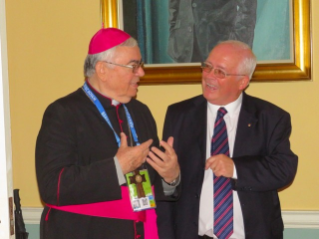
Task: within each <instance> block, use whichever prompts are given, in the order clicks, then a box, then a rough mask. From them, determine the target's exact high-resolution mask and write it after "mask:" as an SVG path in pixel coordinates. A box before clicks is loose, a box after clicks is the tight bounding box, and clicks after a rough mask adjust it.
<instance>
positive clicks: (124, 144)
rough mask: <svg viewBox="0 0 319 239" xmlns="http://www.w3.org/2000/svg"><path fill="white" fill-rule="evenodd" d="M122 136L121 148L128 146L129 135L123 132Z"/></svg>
mask: <svg viewBox="0 0 319 239" xmlns="http://www.w3.org/2000/svg"><path fill="white" fill-rule="evenodd" d="M120 137H121V145H120V148H126V147H127V137H126V135H125V133H123V132H121V133H120Z"/></svg>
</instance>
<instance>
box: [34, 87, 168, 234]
mask: <svg viewBox="0 0 319 239" xmlns="http://www.w3.org/2000/svg"><path fill="white" fill-rule="evenodd" d="M90 88H91V90H92V91H93V92H94V93H95V95H96V96H97V98H98V99H99V100H100V102H101V104H102V105H103V107H104V109H105V111H106V113H107V114H108V116H109V118H110V121H111V122H112V126H113V128H114V129H115V131H116V132H117V133H118V135H119V132H120V131H121V126H122V129H123V131H124V132H125V133H126V135H129V133H128V124H127V119H126V115H125V111H124V108H123V105H121V104H120V105H118V106H113V105H112V104H111V100H110V99H108V98H106V97H104V96H102V95H100V94H99V93H97V92H96V91H94V90H93V89H92V87H90ZM126 106H127V108H128V110H129V112H130V114H131V117H132V119H133V122H134V126H135V129H136V132H137V135H138V139H139V142H140V143H142V142H144V141H146V140H148V139H153V145H155V146H158V144H159V141H158V137H157V129H156V124H155V121H154V119H153V116H152V115H151V112H150V111H149V109H148V107H147V106H146V105H144V104H142V103H141V102H139V101H137V100H135V99H132V100H131V101H130V102H129V103H127V104H126ZM120 122H122V123H120ZM120 125H121V126H120ZM128 140H129V137H128ZM117 150H118V145H117V142H116V140H115V137H114V134H113V131H112V130H111V129H110V127H109V126H108V125H107V123H106V121H105V120H104V119H103V117H102V116H101V115H100V113H99V111H98V110H97V108H96V107H95V105H94V104H93V102H92V101H91V100H90V99H89V98H88V97H87V95H86V94H85V93H84V91H83V90H82V89H81V88H80V89H78V90H77V91H75V92H73V93H71V94H70V95H68V96H66V97H63V98H61V99H59V100H57V101H55V102H54V103H52V104H51V105H49V106H48V108H47V109H46V111H45V113H44V116H43V121H42V126H41V129H40V132H39V135H38V138H37V144H36V172H37V181H38V186H39V191H40V195H41V199H42V200H43V201H44V202H45V203H48V204H52V205H58V206H65V205H75V204H88V203H95V202H103V201H112V200H118V199H121V187H120V186H119V183H118V177H117V174H116V168H115V164H114V159H113V157H114V156H115V154H116V152H117ZM146 166H147V167H148V170H149V173H150V178H151V181H152V184H153V185H155V194H156V198H157V199H161V198H163V199H165V197H164V195H163V189H162V185H161V178H160V177H159V175H158V174H157V173H156V172H155V170H154V169H152V167H151V166H149V165H148V164H147V165H146ZM136 230H137V231H136ZM40 231H41V232H40V234H41V239H72V238H76V239H82V238H83V239H88V238H90V239H91V238H92V239H99V238H101V239H102V238H103V239H105V238H111V239H117V238H118V239H126V238H132V239H133V238H134V234H135V233H137V234H139V235H142V237H140V238H144V237H143V224H142V223H134V221H131V220H121V219H111V218H103V217H93V216H86V215H81V214H75V213H69V212H63V211H60V210H56V209H51V210H49V208H48V207H45V208H44V210H43V213H42V217H41V229H40Z"/></svg>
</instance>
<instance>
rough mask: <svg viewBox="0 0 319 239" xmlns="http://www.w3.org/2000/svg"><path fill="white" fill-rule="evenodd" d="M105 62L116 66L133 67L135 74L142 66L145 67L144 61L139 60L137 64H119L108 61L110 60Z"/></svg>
mask: <svg viewBox="0 0 319 239" xmlns="http://www.w3.org/2000/svg"><path fill="white" fill-rule="evenodd" d="M103 62H105V63H108V64H111V65H115V66H122V67H126V68H131V69H132V72H133V73H134V74H136V73H137V71H138V69H139V68H140V67H142V68H143V67H144V62H143V61H140V62H137V63H136V64H135V65H122V64H117V63H113V62H108V61H103Z"/></svg>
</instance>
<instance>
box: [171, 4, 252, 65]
mask: <svg viewBox="0 0 319 239" xmlns="http://www.w3.org/2000/svg"><path fill="white" fill-rule="evenodd" d="M256 9H257V0H170V1H169V22H170V36H169V45H168V54H169V55H170V56H171V57H172V59H173V60H175V61H176V62H201V61H203V60H205V59H206V58H207V56H208V54H209V52H210V50H211V49H212V48H213V47H214V46H215V45H216V44H217V43H218V42H220V41H225V40H239V41H242V42H245V43H246V44H248V45H249V46H250V47H252V44H253V40H254V29H255V24H256Z"/></svg>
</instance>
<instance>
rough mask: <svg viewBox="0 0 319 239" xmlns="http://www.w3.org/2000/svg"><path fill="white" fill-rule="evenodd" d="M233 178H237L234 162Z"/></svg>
mask: <svg viewBox="0 0 319 239" xmlns="http://www.w3.org/2000/svg"><path fill="white" fill-rule="evenodd" d="M232 178H233V179H237V170H236V167H235V164H234V172H233V177H232Z"/></svg>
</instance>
